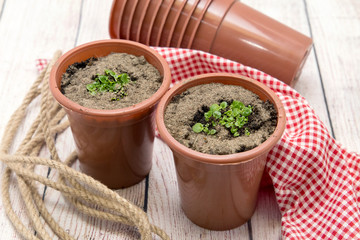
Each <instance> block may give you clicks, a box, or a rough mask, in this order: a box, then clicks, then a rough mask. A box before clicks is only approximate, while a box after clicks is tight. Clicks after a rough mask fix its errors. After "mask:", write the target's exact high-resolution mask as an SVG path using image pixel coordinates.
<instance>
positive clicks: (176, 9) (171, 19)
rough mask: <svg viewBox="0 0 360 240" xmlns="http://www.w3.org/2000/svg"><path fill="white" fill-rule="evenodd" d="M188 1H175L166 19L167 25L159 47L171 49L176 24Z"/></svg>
mask: <svg viewBox="0 0 360 240" xmlns="http://www.w3.org/2000/svg"><path fill="white" fill-rule="evenodd" d="M186 2H187V1H175V2H174V4H173V5H172V7H171V9H170V12H169V14H168V16H167V18H166V21H165V25H164V28H163V31H162V33H161V37H160V43H159V46H162V47H169V46H170V42H171V39H172V36H173V33H174V29H175V26H176V23H177V21H178V19H179V17H180V14H181V12H182V11H183V8H184V6H185V4H186Z"/></svg>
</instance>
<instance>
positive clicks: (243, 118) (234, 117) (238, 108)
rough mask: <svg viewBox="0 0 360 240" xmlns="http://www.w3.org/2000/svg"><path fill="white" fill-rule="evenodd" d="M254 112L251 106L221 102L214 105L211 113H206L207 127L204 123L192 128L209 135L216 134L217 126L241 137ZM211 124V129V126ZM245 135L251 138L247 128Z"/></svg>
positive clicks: (237, 102)
mask: <svg viewBox="0 0 360 240" xmlns="http://www.w3.org/2000/svg"><path fill="white" fill-rule="evenodd" d="M252 112H253V107H252V106H251V105H248V106H245V105H244V104H243V103H242V102H240V101H236V100H234V101H233V102H232V103H231V104H230V106H228V103H227V102H225V101H224V102H221V103H220V105H219V104H216V103H215V104H212V105H211V106H210V108H209V111H207V112H205V113H204V118H205V121H206V122H208V123H206V124H205V125H204V124H202V123H196V124H194V126H193V127H192V129H193V131H194V132H195V133H201V132H204V133H206V134H208V135H213V134H216V129H215V127H216V126H217V125H221V126H224V127H225V128H228V129H229V131H230V132H231V134H232V135H233V136H234V137H237V136H239V135H240V133H239V130H240V129H241V128H243V127H244V126H245V125H246V124H247V123H248V117H249V116H250V115H251V113H252ZM210 124H211V129H209V126H210ZM245 135H247V136H249V135H250V131H249V129H248V128H245Z"/></svg>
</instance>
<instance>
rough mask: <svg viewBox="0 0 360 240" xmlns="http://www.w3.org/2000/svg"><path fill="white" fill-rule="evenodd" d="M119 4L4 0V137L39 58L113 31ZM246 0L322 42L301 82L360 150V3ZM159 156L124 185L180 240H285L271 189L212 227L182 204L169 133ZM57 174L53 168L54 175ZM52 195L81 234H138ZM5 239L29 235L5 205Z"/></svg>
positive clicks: (66, 138) (0, 50) (68, 144)
mask: <svg viewBox="0 0 360 240" xmlns="http://www.w3.org/2000/svg"><path fill="white" fill-rule="evenodd" d="M111 2H112V0H102V1H96V0H73V1H69V0H27V1H24V0H0V59H1V61H0V63H1V64H0V83H1V85H0V106H1V107H0V109H1V110H0V111H1V113H0V115H1V117H0V135H1V136H2V134H3V132H4V127H5V124H6V123H7V121H8V120H9V118H10V115H11V114H12V112H13V111H14V110H15V109H16V108H17V107H18V106H19V105H20V103H21V101H22V98H23V97H24V94H25V92H27V91H28V89H29V87H30V86H31V84H32V82H33V81H34V80H35V79H36V76H37V75H38V72H37V70H36V68H35V59H37V58H51V57H52V54H53V52H54V51H55V50H57V49H61V50H62V51H63V52H65V51H67V50H69V49H71V48H73V47H74V46H76V45H79V44H82V43H85V42H88V41H92V40H97V39H106V38H109V35H108V18H109V12H110V7H111ZM242 2H244V3H246V4H248V5H250V6H251V7H254V8H255V9H258V10H259V11H261V12H263V13H265V14H267V15H269V16H270V17H273V18H275V19H277V20H279V21H280V22H283V23H285V24H286V25H288V26H290V27H293V28H295V29H297V30H298V31H300V32H302V33H304V34H306V35H308V36H311V37H312V38H313V40H314V48H313V50H312V52H311V54H310V56H309V58H308V60H307V62H306V65H305V67H304V70H303V73H302V75H301V77H300V79H299V80H298V82H297V83H296V85H295V89H296V90H298V91H299V92H300V93H301V94H302V95H303V96H304V97H305V98H306V99H307V100H308V102H309V103H310V105H311V106H312V107H313V108H314V109H315V111H316V112H317V114H318V115H319V117H320V119H321V120H322V121H323V122H324V123H325V124H326V126H327V127H328V129H329V130H330V131H331V133H332V134H333V136H334V137H335V138H336V139H337V140H338V141H339V142H341V143H342V144H343V145H344V146H345V147H346V148H347V149H348V150H350V151H356V152H360V124H359V121H358V120H359V119H360V111H359V110H360V93H359V88H360V1H358V0H342V1H339V0H275V1H274V0H252V1H250V0H244V1H242ZM32 108H34V109H35V108H36V104H33V105H32ZM31 116H32V115H31V114H30V117H29V119H30V120H31ZM28 124H29V121H27V122H25V123H24V124H23V125H22V126H21V129H20V132H23V131H25V129H26V127H27V126H28ZM70 135H71V134H70V132H69V131H67V132H66V133H65V134H63V135H61V136H59V137H58V139H57V144H58V148H59V151H60V152H61V154H62V156H64V155H66V154H68V153H69V152H70V151H71V150H72V149H73V148H74V146H73V142H72V139H71V136H70ZM43 154H45V155H46V153H43ZM153 163H154V164H153V168H152V171H151V173H150V175H149V177H148V179H147V180H144V181H142V182H141V183H139V184H137V185H135V186H133V187H130V188H128V189H124V190H120V191H118V192H119V194H120V195H121V196H124V197H126V198H127V199H129V200H131V201H133V202H134V203H135V204H137V205H139V206H142V207H143V206H144V207H145V208H146V209H147V213H148V215H149V218H150V220H151V222H152V223H155V224H156V225H158V226H159V227H161V228H162V229H164V230H165V231H166V232H167V233H168V234H169V235H170V236H171V238H172V239H261V240H263V239H280V238H281V214H280V212H279V210H278V207H277V204H276V199H275V196H274V193H273V190H272V189H271V188H268V189H262V190H261V192H260V196H259V201H258V207H257V210H256V212H255V214H254V216H253V218H252V219H251V221H249V222H248V223H247V224H245V225H243V226H241V227H239V228H236V229H234V230H231V231H223V232H216V231H208V230H205V229H202V228H200V227H197V226H196V225H194V224H192V223H191V222H190V221H189V220H188V219H187V218H186V217H185V216H184V214H183V212H182V211H181V209H180V206H179V197H178V190H177V184H176V176H175V169H174V165H173V160H172V154H171V152H170V150H169V148H168V147H167V146H166V145H165V144H163V143H162V142H161V141H160V140H156V142H155V151H154V158H153ZM3 170H4V166H3V164H1V172H3ZM44 171H47V170H46V169H44ZM53 175H54V174H52V173H50V178H53V177H54V176H53ZM11 195H12V199H13V202H14V208H15V209H16V212H17V213H18V214H19V215H20V216H25V213H24V207H23V205H22V203H21V200H20V198H19V193H18V191H17V190H16V189H15V188H13V187H12V188H11ZM44 201H45V202H46V204H47V207H48V209H49V210H50V212H51V213H52V215H53V216H54V218H55V219H56V220H57V221H58V222H59V223H60V224H61V226H63V227H64V228H65V229H66V231H68V232H69V233H70V234H71V235H72V236H74V237H75V238H77V239H132V238H134V237H138V235H137V234H136V233H135V231H134V229H132V228H128V227H126V226H123V225H120V224H114V223H112V222H106V221H101V220H98V219H93V218H89V217H87V216H85V215H83V214H81V213H78V212H77V211H76V210H75V209H74V208H73V207H72V206H70V205H69V204H68V203H67V202H66V201H64V199H63V197H62V196H61V195H60V194H59V193H58V192H56V191H54V190H52V189H47V190H46V191H44ZM24 219H25V218H24ZM25 221H26V220H25ZM0 239H20V237H19V236H18V234H16V233H15V231H14V229H13V227H12V225H11V223H10V222H9V220H8V219H7V217H6V215H5V212H4V210H3V206H2V204H1V203H0Z"/></svg>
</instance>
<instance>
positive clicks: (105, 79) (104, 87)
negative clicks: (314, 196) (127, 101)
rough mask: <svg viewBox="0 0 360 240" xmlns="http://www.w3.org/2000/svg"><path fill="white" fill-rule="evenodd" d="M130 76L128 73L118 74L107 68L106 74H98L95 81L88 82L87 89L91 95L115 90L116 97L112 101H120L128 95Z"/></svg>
mask: <svg viewBox="0 0 360 240" xmlns="http://www.w3.org/2000/svg"><path fill="white" fill-rule="evenodd" d="M129 81H130V77H129V76H128V75H127V74H126V73H122V74H116V73H115V72H113V71H112V70H109V69H106V70H105V75H100V74H97V75H96V77H95V79H94V82H93V83H90V84H87V85H86V89H87V90H88V91H89V93H90V94H91V95H96V94H97V93H99V92H114V93H116V97H114V98H112V99H111V100H112V101H118V100H120V99H121V98H123V97H124V96H126V95H127V93H126V89H125V87H124V86H125V85H126V84H127V83H129Z"/></svg>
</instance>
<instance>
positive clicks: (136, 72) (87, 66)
mask: <svg viewBox="0 0 360 240" xmlns="http://www.w3.org/2000/svg"><path fill="white" fill-rule="evenodd" d="M105 69H110V70H112V71H114V72H115V73H116V74H121V73H127V74H128V75H129V77H130V79H131V81H130V82H129V83H128V84H127V85H126V91H127V96H125V97H124V98H122V99H120V100H119V101H114V100H112V99H113V98H116V93H111V92H101V93H97V94H96V95H94V96H93V95H91V94H90V93H89V92H88V90H87V89H86V85H87V84H90V83H92V82H93V80H94V79H95V77H96V74H101V75H104V71H105ZM161 83H162V77H161V75H160V73H159V71H158V70H157V69H156V68H155V67H154V66H152V65H151V64H150V63H148V62H147V61H146V59H145V58H144V57H143V56H140V57H137V56H134V55H131V54H127V53H111V54H109V55H108V56H106V57H101V58H89V59H87V60H85V61H83V62H77V63H74V64H72V65H70V66H69V67H68V69H67V70H66V73H64V75H63V78H62V81H61V91H62V93H63V94H64V95H65V96H66V97H67V98H69V99H70V100H72V101H74V102H76V103H78V104H80V105H81V106H84V107H88V108H95V109H120V108H125V107H129V106H132V105H134V104H137V103H139V102H142V101H144V100H146V99H148V98H150V97H151V96H152V95H153V94H154V93H155V92H156V91H157V90H158V89H159V87H160V85H161Z"/></svg>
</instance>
